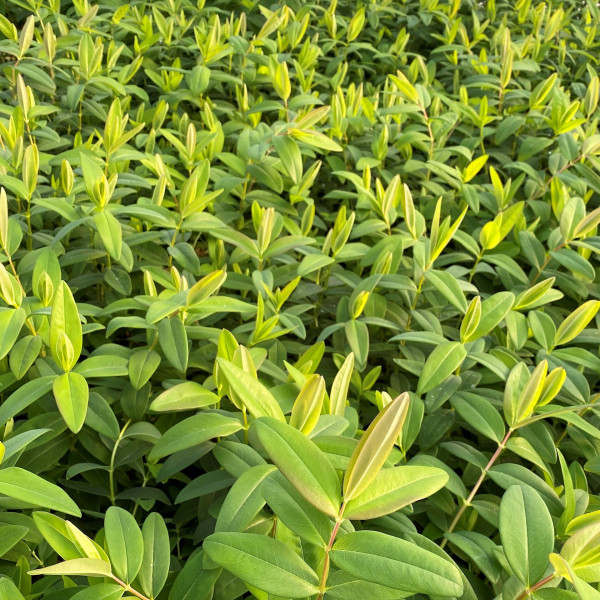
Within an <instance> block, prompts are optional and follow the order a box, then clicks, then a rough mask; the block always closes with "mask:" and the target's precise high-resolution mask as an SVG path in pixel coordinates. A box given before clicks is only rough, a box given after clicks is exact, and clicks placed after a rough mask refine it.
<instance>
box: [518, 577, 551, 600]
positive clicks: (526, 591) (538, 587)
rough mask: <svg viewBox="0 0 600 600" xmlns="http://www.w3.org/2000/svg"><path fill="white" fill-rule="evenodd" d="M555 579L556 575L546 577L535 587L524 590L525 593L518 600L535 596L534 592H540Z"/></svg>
mask: <svg viewBox="0 0 600 600" xmlns="http://www.w3.org/2000/svg"><path fill="white" fill-rule="evenodd" d="M555 577H556V574H555V573H552V575H548V577H544V579H540V581H538V582H537V583H536V584H535V585H532V586H531V587H530V588H527V589H525V590H523V592H522V593H521V595H520V596H519V597H518V598H517V600H525V598H528V597H529V596H531V594H533V592H535V591H536V590H539V589H540V588H541V587H544V586H545V585H546V584H547V583H550V582H551V581H552V580H553V579H554V578H555Z"/></svg>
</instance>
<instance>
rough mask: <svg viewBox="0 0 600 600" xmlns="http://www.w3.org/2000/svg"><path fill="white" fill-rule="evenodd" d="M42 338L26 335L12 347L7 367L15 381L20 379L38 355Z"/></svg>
mask: <svg viewBox="0 0 600 600" xmlns="http://www.w3.org/2000/svg"><path fill="white" fill-rule="evenodd" d="M42 344H43V342H42V338H41V336H39V335H26V336H25V337H24V338H21V339H20V340H19V341H18V342H17V343H16V344H14V345H13V346H12V350H11V351H10V358H9V366H10V370H11V371H12V374H13V375H14V376H15V377H16V378H17V379H22V378H23V377H24V376H25V374H26V373H27V371H29V369H30V368H31V365H33V363H34V362H35V360H36V359H37V357H38V356H39V355H40V350H41V349H42Z"/></svg>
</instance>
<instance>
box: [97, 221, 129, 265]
mask: <svg viewBox="0 0 600 600" xmlns="http://www.w3.org/2000/svg"><path fill="white" fill-rule="evenodd" d="M94 223H95V224H96V228H97V229H98V233H99V234H100V238H101V239H102V243H103V244H104V247H105V248H106V251H107V252H108V253H109V254H110V255H111V256H112V257H113V258H114V259H115V260H120V259H121V252H122V250H123V231H122V230H121V224H120V223H119V221H117V219H116V217H115V216H114V215H113V214H112V213H111V212H109V211H108V210H103V211H102V212H99V213H96V214H95V215H94Z"/></svg>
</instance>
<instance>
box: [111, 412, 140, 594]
mask: <svg viewBox="0 0 600 600" xmlns="http://www.w3.org/2000/svg"><path fill="white" fill-rule="evenodd" d="M130 424H131V419H129V421H127V423H125V425H124V426H123V429H121V432H120V433H119V437H118V438H117V441H116V442H115V445H114V447H113V450H112V454H111V456H110V470H109V473H108V482H109V487H110V503H111V504H112V505H113V506H114V504H115V478H114V475H115V457H116V456H117V450H118V448H119V444H120V443H121V440H122V439H123V436H124V435H125V431H126V430H127V428H128V427H129V425H130ZM121 583H122V582H120V583H119V585H121ZM124 585H125V584H124ZM138 597H139V598H144V596H138Z"/></svg>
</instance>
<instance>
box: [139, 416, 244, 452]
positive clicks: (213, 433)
mask: <svg viewBox="0 0 600 600" xmlns="http://www.w3.org/2000/svg"><path fill="white" fill-rule="evenodd" d="M240 429H242V424H241V423H240V422H239V421H238V420H237V419H234V418H232V417H226V416H224V415H221V414H217V413H208V412H205V413H200V414H198V415H194V416H193V417H188V418H187V419H185V420H183V421H181V422H180V423H177V425H174V426H173V427H171V428H170V429H169V430H167V431H166V432H165V433H164V434H163V436H162V437H161V438H160V440H159V441H158V442H157V443H156V445H155V446H154V448H153V449H152V451H151V452H150V454H149V455H148V460H158V459H160V458H163V457H165V456H169V454H173V453H175V452H180V451H181V450H186V449H187V448H192V447H193V446H198V445H200V444H203V443H204V442H206V441H208V440H210V439H212V438H216V437H219V436H228V435H231V434H232V433H235V432H236V431H239V430H240Z"/></svg>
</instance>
